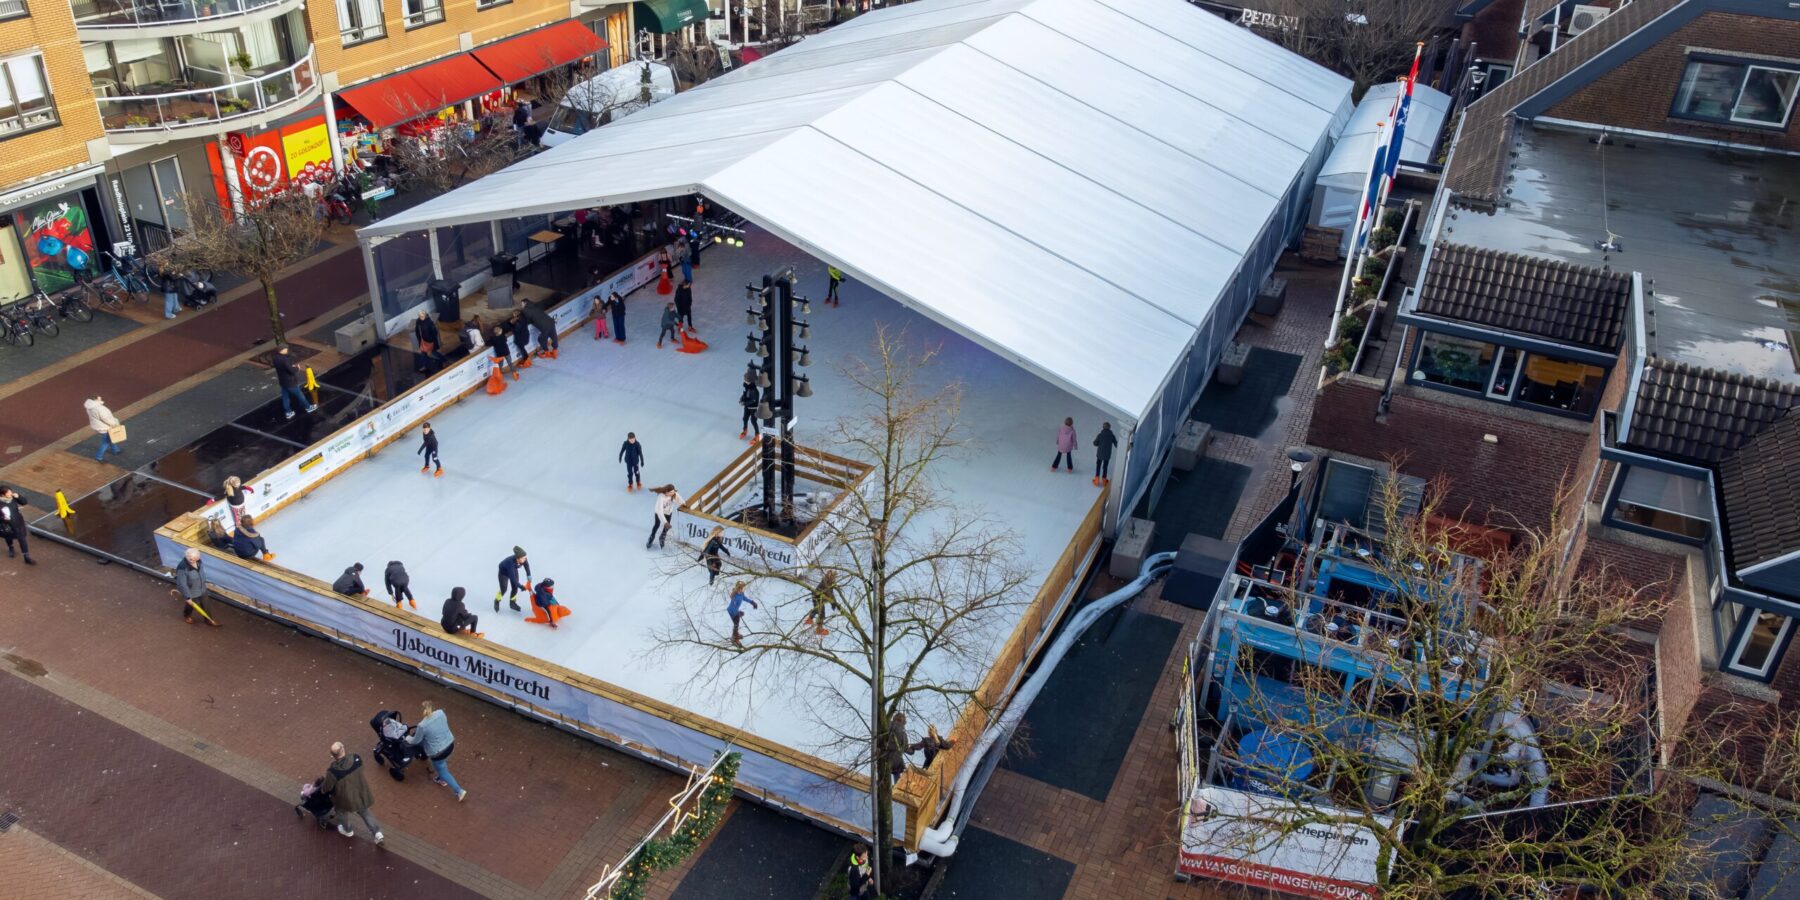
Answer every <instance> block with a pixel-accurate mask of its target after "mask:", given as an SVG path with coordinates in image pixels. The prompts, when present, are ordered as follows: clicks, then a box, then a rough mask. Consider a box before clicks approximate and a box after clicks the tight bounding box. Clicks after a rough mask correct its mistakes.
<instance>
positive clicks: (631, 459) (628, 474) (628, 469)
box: [619, 431, 644, 492]
mask: <svg viewBox="0 0 1800 900" xmlns="http://www.w3.org/2000/svg"><path fill="white" fill-rule="evenodd" d="M619 462H622V463H624V464H625V490H626V491H627V492H630V491H635V490H637V489H638V488H641V487H643V486H644V482H643V479H642V478H640V477H638V475H639V473H638V470H639V469H642V468H643V467H644V445H643V444H640V443H638V439H637V432H635V431H628V432H626V433H625V443H623V444H620V445H619Z"/></svg>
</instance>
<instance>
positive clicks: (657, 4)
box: [631, 0, 707, 34]
mask: <svg viewBox="0 0 1800 900" xmlns="http://www.w3.org/2000/svg"><path fill="white" fill-rule="evenodd" d="M631 15H632V19H633V20H634V22H635V24H636V25H637V27H639V28H642V29H645V30H648V31H653V32H655V33H657V34H668V33H670V32H672V31H677V30H679V29H681V28H683V27H686V26H688V25H692V24H694V23H695V22H704V21H706V16H707V8H706V0H639V2H637V3H633V4H631Z"/></svg>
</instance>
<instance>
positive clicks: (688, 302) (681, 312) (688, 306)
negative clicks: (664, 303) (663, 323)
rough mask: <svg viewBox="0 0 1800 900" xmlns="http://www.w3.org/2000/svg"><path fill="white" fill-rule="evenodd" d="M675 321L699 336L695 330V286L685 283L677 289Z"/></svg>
mask: <svg viewBox="0 0 1800 900" xmlns="http://www.w3.org/2000/svg"><path fill="white" fill-rule="evenodd" d="M675 321H676V322H678V323H680V324H682V325H686V326H687V330H688V331H691V332H694V333H695V334H698V333H699V332H698V331H696V330H695V328H694V285H693V283H692V282H689V281H683V282H681V284H679V285H677V286H676V287H675Z"/></svg>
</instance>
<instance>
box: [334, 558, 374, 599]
mask: <svg viewBox="0 0 1800 900" xmlns="http://www.w3.org/2000/svg"><path fill="white" fill-rule="evenodd" d="M362 571H363V564H362V563H351V564H350V567H349V568H347V569H345V570H344V572H343V574H341V575H339V576H338V577H337V580H336V581H333V582H332V583H331V589H332V590H334V591H337V592H338V593H340V594H343V595H344V596H346V597H367V596H369V589H368V588H367V587H365V586H364V585H363V580H362Z"/></svg>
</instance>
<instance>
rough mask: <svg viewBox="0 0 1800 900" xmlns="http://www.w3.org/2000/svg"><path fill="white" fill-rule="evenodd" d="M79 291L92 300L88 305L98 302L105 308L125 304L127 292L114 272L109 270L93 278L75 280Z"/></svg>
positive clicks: (116, 307)
mask: <svg viewBox="0 0 1800 900" xmlns="http://www.w3.org/2000/svg"><path fill="white" fill-rule="evenodd" d="M76 287H77V288H78V289H79V292H80V293H81V294H82V295H84V296H87V297H91V298H92V301H91V302H89V303H88V305H90V306H91V305H95V304H98V305H100V306H104V307H106V308H107V309H119V308H120V307H123V306H124V305H125V297H126V296H127V295H128V294H129V291H128V290H127V289H126V287H125V286H124V285H123V284H122V283H120V282H119V280H118V276H117V274H116V273H112V272H109V273H107V274H105V275H101V276H98V277H93V278H84V279H81V280H79V281H77V282H76Z"/></svg>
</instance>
